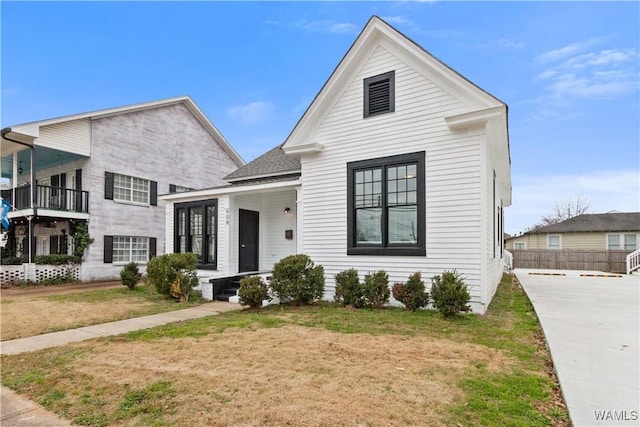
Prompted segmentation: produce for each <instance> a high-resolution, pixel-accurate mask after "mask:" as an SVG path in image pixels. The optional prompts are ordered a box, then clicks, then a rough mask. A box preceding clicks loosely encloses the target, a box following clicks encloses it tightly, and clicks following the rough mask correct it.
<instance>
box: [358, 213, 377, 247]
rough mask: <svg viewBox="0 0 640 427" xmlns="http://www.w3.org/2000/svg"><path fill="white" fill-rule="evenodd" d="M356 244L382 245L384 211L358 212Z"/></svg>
mask: <svg viewBox="0 0 640 427" xmlns="http://www.w3.org/2000/svg"><path fill="white" fill-rule="evenodd" d="M356 244H382V209H380V208H369V209H357V210H356Z"/></svg>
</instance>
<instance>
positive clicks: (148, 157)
mask: <svg viewBox="0 0 640 427" xmlns="http://www.w3.org/2000/svg"><path fill="white" fill-rule="evenodd" d="M92 135H93V141H92V156H91V160H90V167H89V168H88V176H85V177H84V178H83V179H84V181H83V187H84V188H85V189H87V190H89V191H90V192H91V194H90V208H89V209H90V213H91V220H90V222H89V233H90V234H91V236H92V237H93V238H94V239H95V241H94V243H93V244H92V245H91V246H90V248H89V249H88V251H87V253H86V254H85V261H86V262H85V264H86V265H85V266H84V267H83V278H84V279H85V280H95V279H105V278H116V277H118V275H119V272H120V270H121V269H122V266H121V265H117V264H105V263H104V262H103V254H104V236H105V235H115V236H142V237H155V238H157V253H158V254H161V253H163V250H168V249H169V248H168V247H167V246H166V244H165V225H166V223H167V221H168V217H167V213H166V212H165V207H164V204H165V203H164V202H163V201H162V200H158V205H157V206H138V205H133V204H126V203H119V202H115V201H113V200H106V199H105V198H104V185H105V182H104V181H105V171H109V172H114V173H118V174H124V175H129V176H134V177H138V178H144V179H148V180H151V181H156V182H157V183H158V194H159V195H160V194H166V193H168V192H169V185H170V184H176V185H180V186H184V187H191V188H204V187H213V186H217V185H223V184H225V182H224V181H223V180H222V179H221V177H222V176H225V175H226V174H228V173H230V172H231V171H233V170H235V169H236V168H237V165H236V164H235V162H234V161H233V160H232V159H231V158H230V157H229V155H228V154H227V153H226V152H225V151H224V150H223V149H222V148H221V147H220V145H219V144H218V142H217V141H216V140H215V139H214V138H213V137H212V136H211V134H209V133H208V132H207V131H206V129H205V128H203V127H202V125H201V124H200V123H199V122H198V121H197V119H196V118H195V117H194V116H193V115H192V114H191V112H190V111H189V110H188V109H187V108H186V107H185V106H184V105H182V104H176V105H171V106H165V107H159V108H156V109H151V110H144V111H139V112H132V113H128V114H120V115H116V116H111V117H105V118H101V119H96V120H94V121H93V122H92ZM171 249H172V248H171ZM141 269H142V270H144V266H142V268H141Z"/></svg>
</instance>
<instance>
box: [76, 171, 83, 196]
mask: <svg viewBox="0 0 640 427" xmlns="http://www.w3.org/2000/svg"><path fill="white" fill-rule="evenodd" d="M76 190H78V191H82V169H76Z"/></svg>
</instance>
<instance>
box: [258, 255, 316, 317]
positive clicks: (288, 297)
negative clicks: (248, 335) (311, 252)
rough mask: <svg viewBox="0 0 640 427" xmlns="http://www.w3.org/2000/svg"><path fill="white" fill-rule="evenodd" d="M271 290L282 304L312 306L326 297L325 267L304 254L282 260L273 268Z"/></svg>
mask: <svg viewBox="0 0 640 427" xmlns="http://www.w3.org/2000/svg"><path fill="white" fill-rule="evenodd" d="M271 289H273V292H274V293H275V294H276V296H277V297H278V298H279V299H280V301H281V302H287V301H291V302H293V303H294V304H297V305H305V304H310V303H312V302H313V301H314V300H316V299H320V298H322V296H323V295H324V267H322V266H321V265H315V264H314V263H313V261H312V260H311V258H309V256H307V255H304V254H298V255H290V256H288V257H285V258H282V259H281V260H280V261H278V262H277V263H276V264H275V265H274V266H273V272H272V276H271Z"/></svg>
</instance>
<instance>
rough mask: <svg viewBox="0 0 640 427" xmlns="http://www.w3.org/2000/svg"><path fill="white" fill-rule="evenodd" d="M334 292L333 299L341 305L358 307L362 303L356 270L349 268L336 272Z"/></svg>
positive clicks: (360, 287)
mask: <svg viewBox="0 0 640 427" xmlns="http://www.w3.org/2000/svg"><path fill="white" fill-rule="evenodd" d="M335 280H336V294H335V296H334V300H335V301H336V302H337V303H340V304H342V305H352V306H354V307H356V308H360V307H362V306H363V304H364V299H363V296H362V284H361V283H360V278H359V277H358V270H356V269H355V268H350V269H349V270H344V271H341V272H340V273H338V274H336V277H335Z"/></svg>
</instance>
